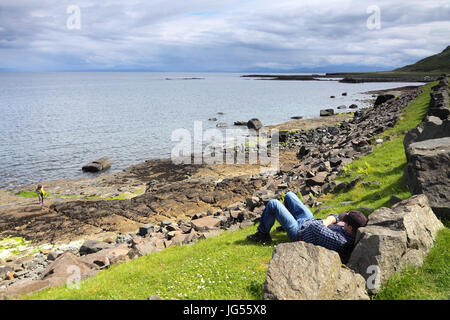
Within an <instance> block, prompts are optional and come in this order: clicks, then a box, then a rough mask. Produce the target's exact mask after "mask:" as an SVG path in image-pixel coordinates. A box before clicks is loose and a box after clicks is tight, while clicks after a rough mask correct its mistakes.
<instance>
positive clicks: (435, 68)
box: [394, 46, 450, 72]
mask: <svg viewBox="0 0 450 320" xmlns="http://www.w3.org/2000/svg"><path fill="white" fill-rule="evenodd" d="M394 71H407V72H444V71H445V72H449V71H450V46H448V47H447V48H445V49H444V50H443V51H442V52H441V53H438V54H435V55H432V56H430V57H427V58H424V59H422V60H420V61H418V62H416V63H414V64H411V65H408V66H405V67H403V68H399V69H396V70H394Z"/></svg>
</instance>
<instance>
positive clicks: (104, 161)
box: [81, 157, 111, 172]
mask: <svg viewBox="0 0 450 320" xmlns="http://www.w3.org/2000/svg"><path fill="white" fill-rule="evenodd" d="M109 168H111V161H110V160H109V158H107V157H104V158H100V159H97V160H95V161H92V162H90V163H88V164H86V165H84V166H83V167H82V168H81V169H82V170H83V171H86V172H99V171H104V170H108V169H109Z"/></svg>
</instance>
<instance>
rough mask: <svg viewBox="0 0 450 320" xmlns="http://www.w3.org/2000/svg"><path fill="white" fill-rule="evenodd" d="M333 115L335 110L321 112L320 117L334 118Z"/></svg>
mask: <svg viewBox="0 0 450 320" xmlns="http://www.w3.org/2000/svg"><path fill="white" fill-rule="evenodd" d="M333 114H334V110H333V109H323V110H320V116H321V117H329V116H332V115H333Z"/></svg>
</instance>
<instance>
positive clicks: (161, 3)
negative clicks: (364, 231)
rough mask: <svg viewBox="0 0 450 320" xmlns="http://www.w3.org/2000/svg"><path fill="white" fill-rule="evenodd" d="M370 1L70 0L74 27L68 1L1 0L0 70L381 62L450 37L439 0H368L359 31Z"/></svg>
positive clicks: (415, 54) (399, 60)
mask: <svg viewBox="0 0 450 320" xmlns="http://www.w3.org/2000/svg"><path fill="white" fill-rule="evenodd" d="M373 3H374V2H373V1H368V0H367V1H350V0H345V1H333V0H326V1H320V2H319V1H313V0H305V1H298V0H277V1H273V0H246V1H235V0H222V1H212V0H191V1H178V0H152V1H143V0H129V1H125V0H123V1H111V0H110V1H106V0H103V1H94V0H78V1H77V5H79V6H80V8H81V29H80V30H68V29H67V27H66V20H67V18H68V14H67V13H66V9H67V6H68V5H70V4H73V3H72V1H68V0H63V1H58V0H43V1H39V2H37V1H32V0H27V1H25V0H19V1H18V0H2V3H1V4H0V69H12V70H15V69H17V70H27V69H32V70H39V69H42V70H45V69H48V68H50V69H52V70H54V69H58V68H60V69H65V70H70V69H77V70H79V69H85V70H89V69H95V70H99V69H108V68H109V69H118V70H120V69H149V70H153V69H155V70H172V71H173V70H174V69H173V68H178V69H179V70H180V71H182V69H189V70H193V69H195V70H198V71H203V70H214V69H216V70H217V71H222V70H225V71H230V70H239V69H248V68H267V69H277V68H278V69H280V70H289V69H293V70H294V69H297V70H298V69H301V68H302V67H307V68H311V67H312V68H314V67H321V66H326V65H355V66H358V65H364V66H378V67H385V68H390V67H398V66H402V65H405V64H410V63H412V62H414V61H416V60H418V59H420V58H423V57H425V56H428V55H430V54H433V53H437V52H438V51H440V50H442V49H443V48H445V47H446V46H447V45H448V44H449V43H450V34H449V32H448V30H450V22H449V21H450V4H449V3H448V1H440V0H431V1H425V2H424V1H417V0H413V1H408V2H404V1H387V0H383V1H376V4H377V5H378V6H379V7H380V12H381V23H382V27H381V29H379V30H369V29H367V27H366V21H367V18H368V17H369V15H368V14H367V12H366V9H367V7H368V6H369V5H372V4H373ZM17 52H20V54H19V55H18V54H17ZM14 56H17V58H16V59H15V58H14ZM24 57H26V58H25V59H24ZM37 62H38V63H39V64H38V65H37V64H36V63H37Z"/></svg>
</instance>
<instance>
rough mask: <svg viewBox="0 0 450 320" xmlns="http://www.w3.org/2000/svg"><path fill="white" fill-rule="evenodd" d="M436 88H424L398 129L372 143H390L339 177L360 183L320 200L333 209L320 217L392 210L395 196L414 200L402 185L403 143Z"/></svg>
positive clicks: (406, 111) (410, 106) (382, 134)
mask: <svg viewBox="0 0 450 320" xmlns="http://www.w3.org/2000/svg"><path fill="white" fill-rule="evenodd" d="M436 84H437V82H432V83H429V84H427V85H426V86H424V87H423V92H422V93H421V94H420V95H419V97H418V98H417V99H416V100H414V101H413V102H411V103H410V104H409V105H408V106H407V107H406V108H405V111H404V114H403V116H402V117H401V119H400V120H399V121H398V123H397V125H396V126H395V127H394V128H391V129H389V130H386V131H385V132H383V133H381V134H380V135H379V136H378V137H375V138H373V139H372V140H374V141H375V140H376V139H377V138H386V137H389V140H388V141H385V142H383V143H382V144H381V145H373V148H374V151H373V152H372V153H371V154H369V155H367V156H365V157H363V158H361V159H358V160H355V161H353V162H352V163H351V164H349V165H347V166H346V167H344V169H343V170H344V175H343V176H341V177H338V178H337V179H336V180H337V181H341V182H344V181H345V182H350V181H352V180H353V179H354V178H355V177H357V176H359V177H360V178H361V181H360V182H359V183H358V184H357V185H356V186H355V187H354V188H353V189H352V190H349V191H341V192H340V193H337V194H334V193H332V194H326V195H323V196H321V197H320V198H319V199H318V201H319V202H322V203H324V206H325V205H326V206H329V205H332V206H333V208H329V209H324V210H322V211H321V212H320V215H319V216H325V215H327V214H328V213H330V212H342V211H348V210H351V209H355V208H359V207H360V206H364V207H368V208H371V209H377V208H380V207H383V206H384V207H390V206H391V204H390V203H389V199H390V197H391V196H392V195H396V196H398V197H400V198H402V199H406V198H409V197H410V196H411V193H410V192H409V190H408V188H407V187H405V186H404V185H403V184H402V177H403V169H404V166H405V164H406V156H405V151H404V147H403V139H404V137H405V133H406V132H407V131H408V130H410V129H411V128H414V127H416V126H417V125H418V124H419V123H420V122H421V121H422V119H423V117H424V116H425V115H426V113H427V110H428V105H429V102H430V90H431V88H432V87H433V86H434V85H436ZM370 182H375V183H370ZM349 201H352V203H351V204H345V205H341V203H342V202H347V203H348V202H349Z"/></svg>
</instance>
